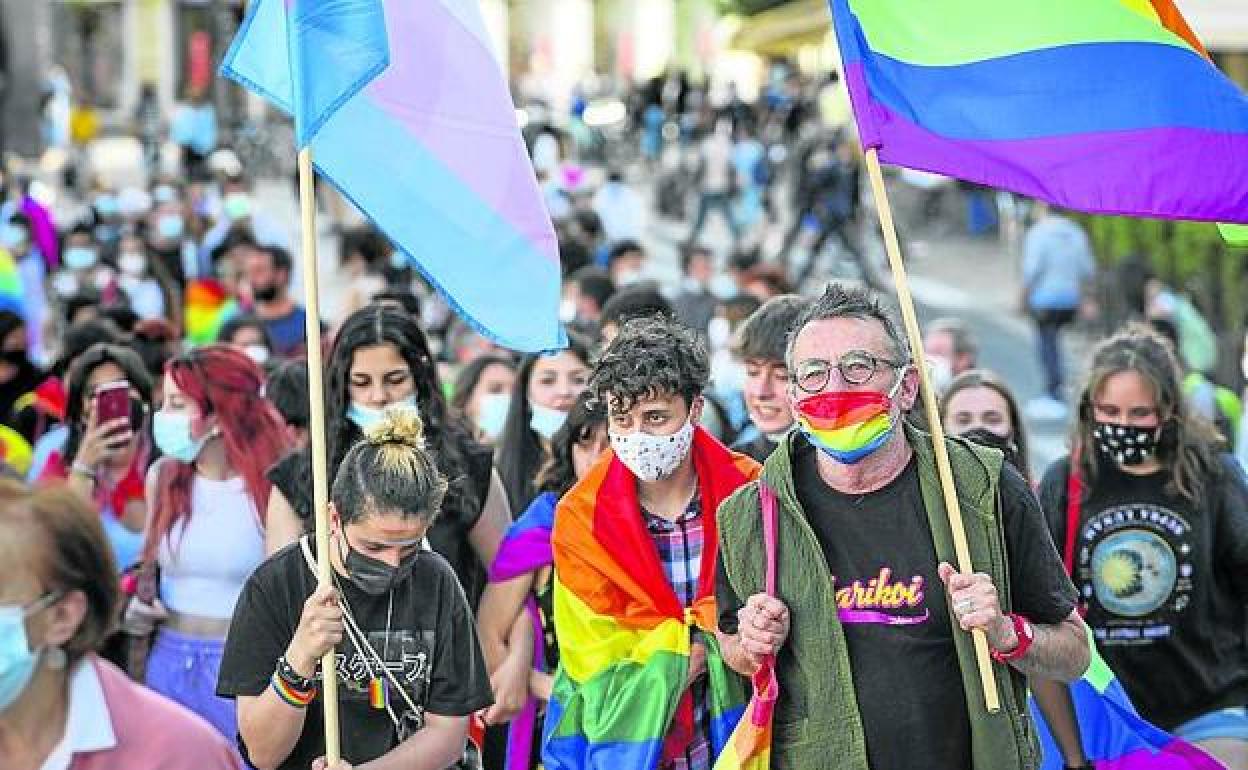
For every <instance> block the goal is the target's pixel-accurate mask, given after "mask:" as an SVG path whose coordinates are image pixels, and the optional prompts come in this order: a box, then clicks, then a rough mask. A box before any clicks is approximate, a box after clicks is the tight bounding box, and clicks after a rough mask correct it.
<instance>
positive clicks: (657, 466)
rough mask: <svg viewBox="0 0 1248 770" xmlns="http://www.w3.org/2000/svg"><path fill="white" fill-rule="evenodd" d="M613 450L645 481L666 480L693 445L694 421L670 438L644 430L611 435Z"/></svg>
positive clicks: (688, 421) (687, 421)
mask: <svg viewBox="0 0 1248 770" xmlns="http://www.w3.org/2000/svg"><path fill="white" fill-rule="evenodd" d="M610 437H611V448H612V449H613V450H615V456H616V457H618V458H620V462H622V463H624V465H625V466H626V467H627V468H628V469H629V470H630V471H632V472H633V475H634V476H636V477H637V478H639V479H641V480H642V481H647V482H653V481H659V480H660V479H665V478H667V477H668V476H671V475H672V474H673V473H675V472H676V469H677V468H678V467H680V464H681V463H682V462H683V461H684V459H685V457H686V456H688V454H689V448H690V447H691V446H693V419H692V418H690V419H688V420H686V421H685V424H684V425H683V426H682V427H681V429H680V430H678V431H676V432H675V433H673V434H671V435H670V436H653V435H651V434H649V433H645V432H643V431H636V432H633V433H611V434H610Z"/></svg>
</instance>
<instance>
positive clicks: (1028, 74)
mask: <svg viewBox="0 0 1248 770" xmlns="http://www.w3.org/2000/svg"><path fill="white" fill-rule="evenodd" d="M830 2H831V8H832V15H833V21H834V24H835V27H836V32H837V37H838V40H839V43H840V47H841V57H842V60H843V62H844V65H845V79H846V83H847V85H848V87H849V94H850V98H851V101H852V103H853V107H854V113H855V116H856V118H857V122H858V128H859V132H860V135H861V138H862V143H863V146H864V147H868V148H871V147H874V148H878V150H879V155H880V159H881V160H882V161H884V162H886V163H893V164H896V165H899V166H907V167H910V168H915V169H921V170H924V171H932V172H936V173H940V174H947V175H950V176H954V177H958V178H960V179H965V180H968V181H971V182H978V183H981V184H986V185H991V186H993V187H998V188H1002V189H1006V190H1012V191H1014V192H1017V193H1022V194H1024V195H1029V196H1032V197H1036V198H1041V199H1044V200H1047V201H1050V202H1052V203H1055V204H1057V205H1060V206H1065V207H1068V208H1072V209H1077V210H1081V211H1086V212H1094V213H1105V214H1126V215H1132V216H1148V217H1159V218H1166V219H1192V220H1204V221H1214V222H1219V221H1220V222H1234V223H1248V97H1245V95H1244V94H1243V92H1241V91H1240V90H1239V89H1238V88H1237V87H1236V86H1235V85H1234V84H1233V83H1232V82H1231V81H1230V79H1229V78H1227V77H1226V76H1225V75H1223V74H1222V73H1220V72H1219V71H1218V70H1217V69H1216V68H1215V67H1214V66H1213V65H1212V64H1211V63H1210V61H1209V59H1208V58H1207V55H1206V54H1205V51H1204V49H1203V48H1202V47H1201V45H1200V43H1199V41H1198V40H1197V39H1196V37H1195V36H1194V35H1193V34H1192V32H1191V29H1190V28H1189V27H1188V26H1187V23H1186V22H1185V21H1184V20H1183V17H1182V15H1181V14H1180V13H1179V11H1178V10H1177V8H1175V6H1174V3H1173V0H1010V1H1009V2H1001V1H1000V0H942V2H912V0H830Z"/></svg>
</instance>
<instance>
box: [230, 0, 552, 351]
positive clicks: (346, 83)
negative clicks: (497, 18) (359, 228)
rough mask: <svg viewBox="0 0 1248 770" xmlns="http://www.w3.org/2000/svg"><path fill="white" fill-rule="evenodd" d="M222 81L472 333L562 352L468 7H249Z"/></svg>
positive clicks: (537, 213)
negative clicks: (275, 121)
mask: <svg viewBox="0 0 1248 770" xmlns="http://www.w3.org/2000/svg"><path fill="white" fill-rule="evenodd" d="M222 72H223V73H224V74H225V75H226V76H227V77H230V78H232V79H234V80H236V81H238V82H239V83H242V84H243V85H244V86H246V87H247V88H249V89H251V90H253V91H255V92H256V93H259V94H261V95H263V96H264V97H265V98H267V99H268V100H269V101H271V102H273V103H274V104H275V105H277V106H278V107H279V108H281V109H282V110H284V111H286V112H288V113H290V114H292V115H293V116H294V117H295V133H296V137H297V138H298V140H299V142H300V146H301V147H303V146H307V147H311V149H312V158H313V161H314V162H315V164H316V168H317V170H318V171H319V172H320V173H321V175H322V176H324V177H325V178H326V179H328V180H329V181H330V182H332V183H333V184H334V186H336V187H337V188H338V189H339V190H341V191H342V193H343V195H345V196H346V197H347V198H349V199H350V200H351V201H352V202H353V203H354V204H355V205H356V206H357V207H358V208H359V209H360V210H361V211H363V212H364V213H365V214H366V215H367V216H368V217H369V218H370V219H372V220H373V222H375V223H376V224H377V226H378V227H379V228H380V229H381V230H382V231H383V232H384V233H385V234H386V235H387V236H388V237H389V238H390V240H391V241H393V242H394V243H395V245H396V246H398V247H399V249H401V250H402V251H403V252H404V253H405V254H407V255H408V256H409V257H410V258H411V259H412V260H413V262H414V263H415V265H416V266H417V268H418V269H419V270H420V271H421V272H422V273H423V274H424V276H425V278H426V279H428V280H429V282H430V283H431V284H432V285H433V286H434V287H435V288H437V289H438V290H439V291H440V292H442V294H443V295H444V296H445V297H446V298H447V300H448V301H449V302H450V304H451V305H452V306H453V307H454V308H455V309H456V311H458V312H459V313H460V314H461V315H462V316H463V317H464V318H466V319H467V320H468V321H469V322H470V323H471V324H472V325H473V326H474V327H475V328H476V329H477V330H478V331H480V332H482V333H483V334H485V335H486V336H488V337H490V338H492V339H494V340H496V341H498V342H499V343H501V344H503V345H505V346H507V347H510V348H514V349H516V350H523V351H542V350H550V349H554V348H559V347H563V345H564V344H565V342H566V338H565V336H564V333H563V331H562V329H561V327H560V326H559V318H558V311H559V289H560V271H559V252H558V248H557V245H556V241H555V234H554V228H553V227H552V226H551V223H550V218H549V216H548V215H547V213H546V209H545V207H544V206H543V204H542V200H541V196H540V194H539V192H538V187H537V180H536V178H535V176H534V174H533V168H532V166H531V165H530V163H529V158H528V154H527V152H526V151H525V147H524V142H523V141H522V140H521V138H520V132H519V129H518V127H517V125H516V120H515V112H514V109H513V105H512V101H511V95H510V94H509V93H508V91H507V85H506V82H505V81H504V78H503V75H502V71H501V70H500V69H499V66H498V63H497V61H496V60H495V58H494V55H493V53H492V52H491V49H490V41H489V39H488V37H487V36H486V32H485V25H484V23H483V22H482V19H481V13H480V10H479V8H478V7H477V2H476V0H333V1H332V2H331V1H330V0H255V1H254V2H253V3H252V4H251V10H250V11H249V13H248V16H247V19H246V21H245V22H244V23H243V27H242V29H240V31H239V34H238V36H237V37H236V38H235V40H234V43H233V44H232V45H231V46H230V50H229V52H228V53H227V54H226V57H225V62H224V64H223V65H222Z"/></svg>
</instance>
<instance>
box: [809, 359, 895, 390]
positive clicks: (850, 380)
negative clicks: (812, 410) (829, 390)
mask: <svg viewBox="0 0 1248 770" xmlns="http://www.w3.org/2000/svg"><path fill="white" fill-rule="evenodd" d="M905 367H906V362H905V361H894V360H892V359H889V358H881V357H879V356H873V355H871V354H870V353H868V352H867V351H865V350H851V351H850V352H848V353H846V354H845V355H843V356H841V357H840V358H838V359H837V360H836V361H835V362H833V361H825V360H823V359H819V358H808V359H806V360H805V361H802V362H801V363H799V364H798V365H797V369H796V370H795V371H794V372H793V384H794V385H796V386H797V387H798V388H799V389H800V390H802V391H804V392H806V393H822V392H823V389H824V388H826V387H827V386H828V380H830V379H831V378H832V370H833V369H837V370H839V371H840V373H841V379H842V380H844V381H845V383H846V384H847V385H866V384H867V383H868V382H870V381H871V378H873V377H874V376H875V373H876V372H877V371H879V370H880V369H893V370H897V369H904V368H905Z"/></svg>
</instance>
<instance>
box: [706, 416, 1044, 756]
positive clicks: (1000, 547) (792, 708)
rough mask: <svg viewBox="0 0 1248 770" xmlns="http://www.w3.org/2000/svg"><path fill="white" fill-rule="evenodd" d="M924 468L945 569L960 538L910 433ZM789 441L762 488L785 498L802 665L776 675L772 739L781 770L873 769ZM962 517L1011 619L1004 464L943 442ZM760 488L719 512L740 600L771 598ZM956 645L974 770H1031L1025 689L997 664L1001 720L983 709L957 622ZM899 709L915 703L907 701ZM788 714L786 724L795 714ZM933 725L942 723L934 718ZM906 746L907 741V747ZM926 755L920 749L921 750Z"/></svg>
mask: <svg viewBox="0 0 1248 770" xmlns="http://www.w3.org/2000/svg"><path fill="white" fill-rule="evenodd" d="M906 435H907V439H908V440H909V442H910V445H911V446H912V447H913V448H914V452H915V457H916V460H917V463H918V473H919V486H920V489H921V491H922V495H923V501H924V503H925V506H926V508H927V517H928V521H929V522H930V525H931V528H932V542H933V543H934V545H935V547H936V556H937V558H938V559H939V560H941V561H947V562H949V563H951V564H956V563H957V560H956V558H955V556H954V549H953V535H952V530H951V529H950V527H949V520H948V517H947V516H946V514H945V506H944V502H943V496H942V494H941V488H940V482H939V480H938V477H937V474H936V460H935V455H934V454H933V448H932V443H931V437H930V436H928V435H927V434H926V433H922V432H921V431H918V430H917V429H914V428H910V427H909V426H907V428H906ZM795 437H796V436H795V435H790V436H789V437H788V438H787V439H785V441H784V442H783V443H782V444H781V445H780V446H779V447H778V448H777V449H776V451H775V452H774V453H772V455H771V457H770V458H768V460H767V462H766V463H765V464H764V466H763V474H762V478H763V480H764V481H766V483H767V484H768V485H769V486H770V487H771V488H772V489H773V490H775V493H776V496H777V498H778V499H779V503H780V504H779V506H778V508H779V511H778V517H779V518H778V526H777V529H778V533H777V555H778V556H777V563H778V567H777V575H776V581H777V594H778V595H779V598H780V600H781V601H783V602H784V603H785V604H786V605H787V606H788V608H789V613H790V619H791V629H792V630H791V631H790V632H789V639H788V642H787V644H788V645H790V646H791V648H792V651H793V653H794V654H793V660H792V661H791V662H789V663H786V662H785V661H784V660H783V659H782V661H781V663H780V664H779V666H780V667H779V669H778V672H777V673H778V676H779V679H780V687H781V689H782V690H783V691H784V692H785V694H786V697H788V698H791V700H790V701H788V703H787V704H786V709H785V710H777V711H776V715H775V725H774V729H773V742H772V768H773V770H869V768H868V765H867V754H866V745H865V739H864V737H863V729H862V718H861V716H860V714H859V712H858V703H857V697H856V695H855V691H854V683H853V672H852V671H851V670H850V666H849V652H848V648H847V647H846V643H845V632H844V629H843V628H842V626H841V623H840V620H839V618H838V617H837V609H836V602H835V600H834V598H833V582H832V576H831V574H830V572H829V569H828V565H827V561H826V560H825V559H824V555H823V551H822V549H821V548H820V547H819V541H818V540H817V539H816V537H815V533H814V530H813V529H811V527H810V524H809V523H808V522H807V520H806V514H805V512H804V511H803V510H802V506H801V503H800V502H798V500H797V493H796V490H795V488H794V484H793V471H792V455H791V452H792V447H793V441H794V439H795ZM946 446H947V447H948V450H949V461H950V464H951V465H952V466H953V474H954V478H955V479H956V486H957V492H958V499H959V501H960V503H961V507H962V518H963V521H964V523H965V526H966V536H967V540H968V543H969V545H970V551H971V561H972V563H973V565H974V568H975V570H976V571H977V572H984V573H986V574H988V575H990V576H992V579H993V583H994V584H995V585H996V587H997V591H998V594H999V596H1000V597H1001V605H1002V608H1003V609H1004V610H1005V611H1006V612H1009V611H1010V608H1011V598H1010V581H1009V570H1008V569H1007V567H1006V557H1005V534H1004V530H1003V528H1002V525H1001V520H1000V518H999V517H998V515H997V510H998V504H997V501H998V490H997V483H998V480H999V477H1000V473H1001V464H1002V456H1001V453H1000V452H998V451H996V450H994V449H986V448H983V447H979V446H976V445H973V444H971V443H969V442H966V441H963V440H961V439H951V440H948V441H947V442H946ZM757 485H758V482H752V483H750V484H748V485H746V486H744V487H742V488H741V489H739V490H738V491H737V492H736V493H735V494H734V495H732V496H731V497H730V498H728V499H727V500H725V501H724V503H723V504H722V505H721V506H720V508H719V513H718V517H717V519H718V526H719V558H720V560H721V561H722V563H723V567H724V571H725V573H726V574H727V577H728V581H729V583H730V584H731V585H732V588H733V590H734V591H735V592H736V594H737V596H739V597H742V599H744V598H745V597H748V596H752V595H753V594H756V593H760V592H761V591H762V590H763V584H764V581H763V578H764V575H763V569H764V566H763V565H764V563H765V562H764V554H763V530H762V521H761V513H760V506H759V501H758V486H757ZM953 627H954V629H955V631H954V645H955V647H956V649H957V655H958V662H959V664H960V666H961V669H962V686H963V689H964V690H965V693H966V703H967V707H968V709H969V711H970V723H971V749H972V758H973V760H974V764H973V768H972V770H1034V768H1037V767H1039V765H1040V751H1039V745H1038V743H1037V741H1036V738H1035V733H1034V729H1033V726H1032V724H1031V720H1030V717H1029V716H1028V713H1027V697H1026V680H1025V679H1024V677H1023V676H1022V675H1021V674H1019V673H1018V672H1016V671H1014V670H1013V669H1011V668H1010V667H1009V666H1006V665H1004V664H1000V663H995V662H994V663H993V664H992V665H993V670H994V672H995V674H996V679H997V690H998V693H999V695H1000V701H1001V710H1000V711H998V712H997V713H995V714H989V713H988V712H987V710H986V708H985V706H984V695H983V690H982V687H981V685H980V679H979V669H978V667H977V665H976V662H975V650H974V645H973V644H972V642H971V636H970V635H969V634H966V633H962V632H961V631H958V630H956V629H957V622H956V621H953ZM897 697H898V698H904V697H906V694H905V693H898V694H897ZM786 712H787V713H786ZM932 719H941V715H940V714H935V713H934V714H932ZM899 740H904V738H900V737H899ZM916 748H917V749H918V750H920V751H921V750H922V747H916Z"/></svg>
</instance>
